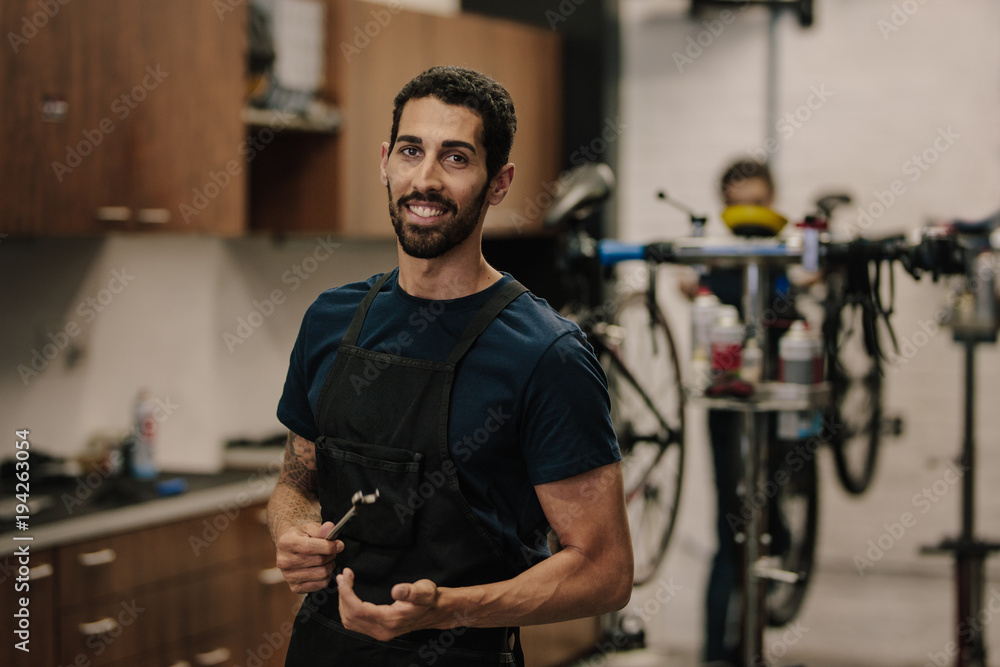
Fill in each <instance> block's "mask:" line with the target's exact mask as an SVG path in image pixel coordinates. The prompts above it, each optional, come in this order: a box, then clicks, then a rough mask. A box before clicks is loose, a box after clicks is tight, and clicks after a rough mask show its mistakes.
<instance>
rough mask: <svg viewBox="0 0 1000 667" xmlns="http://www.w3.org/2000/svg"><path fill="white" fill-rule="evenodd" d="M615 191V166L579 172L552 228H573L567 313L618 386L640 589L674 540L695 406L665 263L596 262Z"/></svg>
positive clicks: (556, 207)
mask: <svg viewBox="0 0 1000 667" xmlns="http://www.w3.org/2000/svg"><path fill="white" fill-rule="evenodd" d="M613 187H614V175H613V173H612V172H611V169H610V168H609V167H608V166H607V165H604V164H598V163H593V164H587V165H584V166H583V167H581V168H578V169H576V170H574V171H573V172H571V173H570V174H569V175H568V176H567V178H566V179H565V180H564V181H563V192H562V194H561V195H560V196H559V197H558V198H557V200H556V201H555V202H554V203H553V205H552V206H551V207H550V209H549V212H548V215H547V219H546V224H547V225H548V226H553V227H554V226H561V227H563V229H564V234H563V236H562V240H563V251H562V254H561V259H560V267H559V268H560V270H561V272H562V274H563V276H564V278H565V279H566V281H567V286H568V290H569V294H570V300H569V303H568V305H567V306H566V308H565V309H564V314H565V315H566V316H567V317H569V318H570V319H572V320H574V321H575V322H576V323H577V324H579V326H580V328H581V329H583V331H584V333H586V335H587V340H588V341H589V342H590V344H591V345H592V346H593V347H594V351H595V352H596V353H597V356H598V358H599V359H600V361H601V364H602V366H603V367H604V372H605V374H606V375H607V378H608V390H609V394H610V398H611V418H612V422H613V424H614V428H615V433H616V435H617V437H618V444H619V447H620V448H621V452H622V472H623V476H624V480H625V499H626V507H627V509H628V518H629V526H630V528H631V533H632V545H633V552H634V555H635V585H637V586H638V585H641V584H643V583H645V582H647V581H649V580H650V579H651V578H652V577H653V575H654V574H655V572H656V570H657V568H658V567H659V565H660V562H661V561H662V560H663V556H664V554H665V553H666V550H667V545H668V544H669V542H670V538H671V536H672V535H673V532H674V524H675V522H676V519H677V510H678V506H679V502H680V494H681V486H682V480H683V476H684V404H685V398H684V388H683V386H682V384H681V374H680V358H679V356H678V353H677V346H676V344H675V341H674V336H673V334H672V332H671V330H670V326H669V325H668V323H667V318H666V317H665V316H664V314H663V311H662V310H661V309H660V307H659V305H658V304H657V301H656V265H655V264H650V265H649V267H648V270H647V271H638V272H636V273H633V274H630V275H618V276H617V279H616V280H614V281H612V280H609V279H608V278H610V276H609V275H607V271H606V270H605V269H604V268H603V267H601V266H600V261H599V258H598V257H597V255H596V247H597V240H596V238H595V236H594V235H593V234H591V232H590V231H589V230H588V228H587V226H588V225H587V223H588V217H589V213H590V211H591V207H592V206H594V205H596V204H598V203H600V202H602V201H604V200H605V199H606V198H607V197H608V196H609V195H610V193H611V190H612V188H613Z"/></svg>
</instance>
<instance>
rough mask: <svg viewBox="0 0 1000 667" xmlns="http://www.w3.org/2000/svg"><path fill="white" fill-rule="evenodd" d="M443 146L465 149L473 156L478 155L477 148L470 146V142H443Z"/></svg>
mask: <svg viewBox="0 0 1000 667" xmlns="http://www.w3.org/2000/svg"><path fill="white" fill-rule="evenodd" d="M441 145H442V146H444V147H445V148H465V149H468V150H469V151H470V152H471V153H472V154H473V155H475V154H476V147H475V146H473V145H472V144H470V143H469V142H468V141H461V140H459V139H451V140H449V141H442V142H441Z"/></svg>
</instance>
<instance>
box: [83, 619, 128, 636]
mask: <svg viewBox="0 0 1000 667" xmlns="http://www.w3.org/2000/svg"><path fill="white" fill-rule="evenodd" d="M79 628H80V634H81V635H84V636H87V637H90V636H92V635H103V634H107V633H109V632H114V631H115V630H117V629H118V621H116V620H115V619H113V618H102V619H101V620H99V621H94V622H93V623H81V624H80V625H79Z"/></svg>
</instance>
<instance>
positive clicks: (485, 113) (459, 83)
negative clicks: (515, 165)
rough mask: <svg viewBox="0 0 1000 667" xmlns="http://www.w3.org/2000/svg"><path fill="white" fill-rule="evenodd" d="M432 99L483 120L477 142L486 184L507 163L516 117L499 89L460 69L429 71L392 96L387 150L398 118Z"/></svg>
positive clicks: (482, 77) (392, 142) (506, 95)
mask: <svg viewBox="0 0 1000 667" xmlns="http://www.w3.org/2000/svg"><path fill="white" fill-rule="evenodd" d="M421 97H436V98H437V99H439V100H441V101H442V102H444V103H445V104H454V105H456V106H463V107H466V108H468V109H471V110H472V111H475V112H476V113H478V114H479V116H480V118H482V119H483V136H482V137H481V140H482V142H483V146H485V147H486V172H487V174H488V176H489V180H493V177H494V176H496V175H497V174H498V173H499V172H500V168H501V167H503V166H504V165H505V164H507V161H508V159H510V148H511V146H512V145H513V144H514V131H515V130H516V129H517V116H516V115H515V114H514V102H513V101H512V100H511V99H510V93H508V92H507V91H506V90H505V89H504V87H503V86H501V85H500V84H499V83H497V82H496V81H494V80H493V79H491V78H489V77H488V76H486V75H484V74H481V73H479V72H476V71H475V70H471V69H466V68H464V67H432V68H430V69H429V70H427V71H425V72H423V73H421V74H418V75H417V76H416V77H415V78H414V79H412V80H411V81H410V82H409V83H407V84H406V85H405V86H403V89H402V90H400V91H399V94H397V95H396V99H395V101H394V102H393V111H392V132H391V133H390V135H389V150H390V151H392V147H393V146H394V145H395V144H396V135H397V133H398V131H399V117H400V116H401V115H402V114H403V107H404V106H406V103H407V102H409V101H410V100H412V99H419V98H421Z"/></svg>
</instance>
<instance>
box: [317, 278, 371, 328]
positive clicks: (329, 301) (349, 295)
mask: <svg viewBox="0 0 1000 667" xmlns="http://www.w3.org/2000/svg"><path fill="white" fill-rule="evenodd" d="M382 275H383V274H381V273H376V274H375V275H373V276H371V277H370V278H368V279H366V280H359V281H357V282H352V283H346V284H344V285H339V286H337V287H331V288H330V289H327V290H324V291H323V292H320V294H319V296H317V297H316V299H315V300H314V301H313V302H312V304H311V305H310V306H309V308H308V309H307V310H306V319H307V320H309V319H313V318H317V317H319V318H328V317H330V316H341V315H342V314H343V313H344V312H348V313H350V314H352V315H353V313H354V310H355V309H356V308H357V307H358V305H359V304H360V303H361V302H362V300H364V298H365V295H366V294H368V291H369V290H370V289H371V288H372V286H373V285H374V284H375V282H376V281H377V280H378V279H379V278H380V277H381V276H382ZM383 289H384V288H383Z"/></svg>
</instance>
